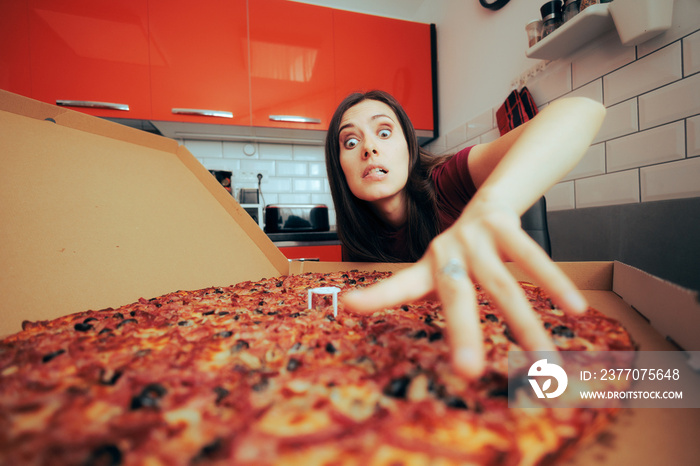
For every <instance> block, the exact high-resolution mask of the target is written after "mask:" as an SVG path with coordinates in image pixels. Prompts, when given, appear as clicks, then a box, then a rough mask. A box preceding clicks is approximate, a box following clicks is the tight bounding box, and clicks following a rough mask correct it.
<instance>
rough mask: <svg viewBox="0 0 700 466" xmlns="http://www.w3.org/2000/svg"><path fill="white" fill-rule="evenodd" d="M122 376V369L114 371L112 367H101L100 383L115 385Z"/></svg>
mask: <svg viewBox="0 0 700 466" xmlns="http://www.w3.org/2000/svg"><path fill="white" fill-rule="evenodd" d="M121 376H122V371H113V370H111V369H100V383H101V384H102V385H114V384H116V383H117V380H119V378H120V377H121Z"/></svg>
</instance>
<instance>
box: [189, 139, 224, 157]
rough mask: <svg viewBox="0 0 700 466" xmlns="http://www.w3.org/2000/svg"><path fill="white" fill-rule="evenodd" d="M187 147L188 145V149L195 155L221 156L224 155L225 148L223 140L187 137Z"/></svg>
mask: <svg viewBox="0 0 700 466" xmlns="http://www.w3.org/2000/svg"><path fill="white" fill-rule="evenodd" d="M185 147H187V149H188V150H189V151H190V152H191V153H192V155H194V156H195V157H201V158H221V157H223V156H224V149H223V144H222V142H221V141H200V140H197V139H186V140H185Z"/></svg>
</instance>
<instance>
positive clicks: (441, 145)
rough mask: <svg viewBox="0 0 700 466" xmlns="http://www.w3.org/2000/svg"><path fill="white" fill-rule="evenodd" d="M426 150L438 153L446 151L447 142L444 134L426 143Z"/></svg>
mask: <svg viewBox="0 0 700 466" xmlns="http://www.w3.org/2000/svg"><path fill="white" fill-rule="evenodd" d="M427 149H428V151H429V152H430V153H432V154H436V155H440V154H444V153H445V152H447V143H446V140H445V136H444V135H440V136H439V137H438V138H437V139H435V140H434V141H432V142H431V143H430V144H428V147H427Z"/></svg>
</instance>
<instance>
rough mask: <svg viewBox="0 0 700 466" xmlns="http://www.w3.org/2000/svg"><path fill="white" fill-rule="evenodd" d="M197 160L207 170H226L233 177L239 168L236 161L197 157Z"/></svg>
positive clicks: (238, 163)
mask: <svg viewBox="0 0 700 466" xmlns="http://www.w3.org/2000/svg"><path fill="white" fill-rule="evenodd" d="M197 160H199V163H201V164H202V165H203V166H204V168H206V169H207V170H227V171H230V172H232V173H233V176H234V177H235V176H236V173H237V172H238V171H239V169H240V166H241V165H240V162H239V161H238V160H230V159H219V158H213V159H210V158H201V157H198V158H197Z"/></svg>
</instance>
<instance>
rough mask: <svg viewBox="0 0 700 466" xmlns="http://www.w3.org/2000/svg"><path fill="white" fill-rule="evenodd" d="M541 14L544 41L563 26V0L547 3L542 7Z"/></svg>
mask: <svg viewBox="0 0 700 466" xmlns="http://www.w3.org/2000/svg"><path fill="white" fill-rule="evenodd" d="M540 14H541V15H542V39H544V38H545V37H547V36H548V35H549V34H551V33H553V32H554V31H555V30H556V29H557V28H558V27H559V26H561V23H562V16H561V0H554V1H550V2H547V3H545V4H544V5H542V6H541V7H540Z"/></svg>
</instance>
